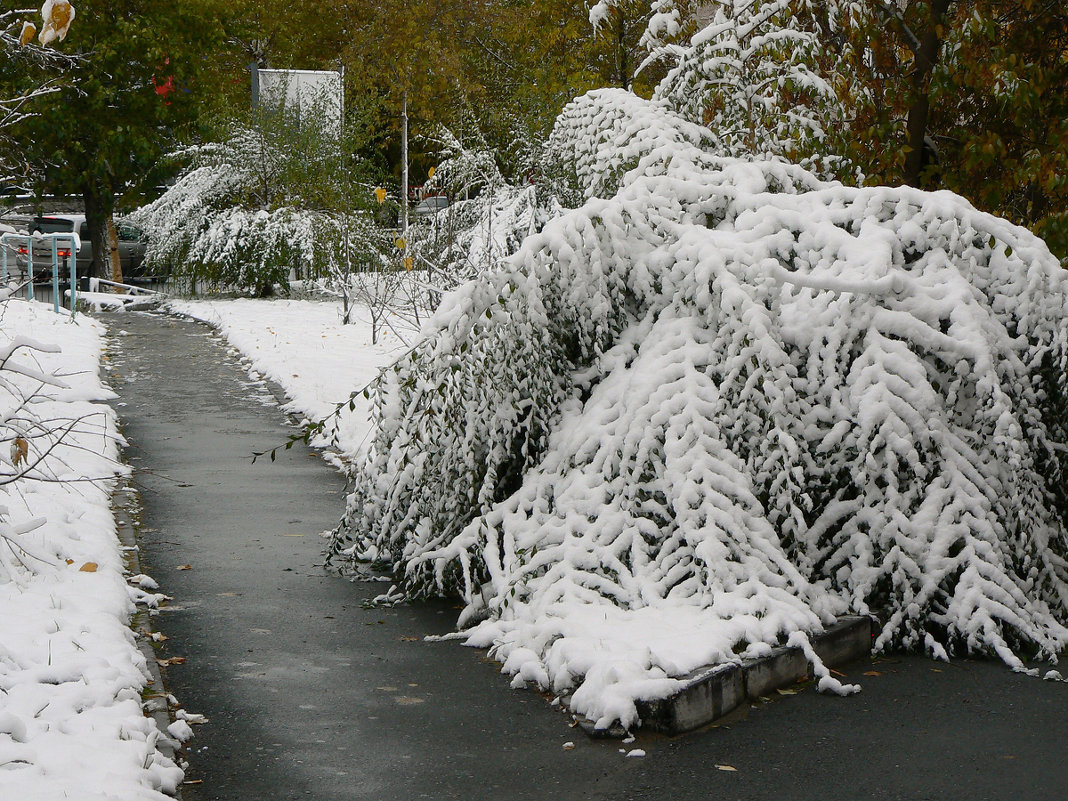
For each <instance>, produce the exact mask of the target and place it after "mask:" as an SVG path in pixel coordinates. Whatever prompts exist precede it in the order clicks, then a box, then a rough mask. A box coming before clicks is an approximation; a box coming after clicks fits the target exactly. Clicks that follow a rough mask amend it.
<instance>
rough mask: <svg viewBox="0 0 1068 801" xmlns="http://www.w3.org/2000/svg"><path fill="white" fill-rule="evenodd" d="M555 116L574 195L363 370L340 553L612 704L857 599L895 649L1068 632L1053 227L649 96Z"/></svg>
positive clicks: (499, 652)
mask: <svg viewBox="0 0 1068 801" xmlns="http://www.w3.org/2000/svg"><path fill="white" fill-rule="evenodd" d="M613 104H616V105H617V108H615V109H608V108H606V107H607V106H611V105H613ZM582 119H585V120H587V121H588V125H590V126H592V127H590V129H589V130H587V131H586V139H583V134H582V131H581V125H578V123H577V122H576V120H582ZM562 120H564V122H565V123H566V124H568V125H570V126H571V127H572V129H573V133H572V134H571V137H572V138H573V139H574V140H576V142H578V144H577V145H576V148H577V150H576V153H577V155H576V162H575V163H576V164H577V167H576V169H575V170H574V171H573V175H574V177H575V179H576V180H577V181H578V185H577V189H578V190H579V191H580V192H581V193H582V195H584V196H585V197H586V198H588V200H587V201H586V202H585V204H584V205H582V206H581V207H580V208H578V209H576V210H574V211H572V212H570V213H567V214H565V215H564V216H562V217H560V218H558V219H556V220H554V221H552V222H550V223H549V224H548V225H546V227H545V229H544V230H543V232H542V233H541V234H538V235H536V236H532V237H530V238H529V239H528V240H527V241H526V243H525V244H524V246H523V248H522V249H521V251H520V252H519V253H518V254H517V255H516V256H515V257H514V258H513V259H512V260H511V261H510V263H509V265H508V266H507V267H506V268H504V269H502V270H500V271H498V272H495V273H492V274H489V275H486V276H484V277H483V278H481V279H479V280H476V281H475V282H472V283H471V284H468V285H466V286H465V287H462V288H461V289H460V290H458V291H457V292H455V293H453V294H452V295H451V296H449V297H447V298H446V299H445V301H444V302H443V303H442V306H441V309H440V310H439V312H438V315H437V316H436V318H435V320H434V321H433V322H432V324H431V326H430V327H429V328H428V329H427V333H428V337H427V339H426V341H425V342H424V343H423V344H422V345H421V346H420V347H418V348H417V349H416V350H414V351H413V352H412V353H411V354H410V355H409V356H408V357H406V358H405V359H404V360H402V361H401V362H400V363H399V364H398V365H397V366H396V367H395V368H394V369H393V370H392V371H390V372H389V374H388V375H386V376H385V377H383V378H382V379H381V380H380V381H379V382H378V383H377V384H376V385H375V387H374V389H373V392H372V393H371V397H372V398H374V399H375V401H376V407H375V413H376V416H377V419H378V427H377V429H376V432H375V439H374V441H373V443H372V446H371V449H370V451H369V454H368V460H367V462H366V463H365V464H364V465H363V466H362V467H361V471H360V473H359V475H358V476H357V482H356V488H355V491H354V493H353V494H352V496H351V497H350V499H349V505H348V511H347V514H346V518H345V521H344V523H343V525H342V527H341V528H340V529H339V532H338V535H337V538H336V540H335V543H334V550H335V552H336V553H344V554H347V555H349V556H352V557H354V558H371V559H378V560H386V561H390V562H392V563H393V564H394V565H395V567H396V568H397V569H398V570H399V571H400V572H401V573H402V574H403V575H404V577H405V589H406V591H407V592H408V594H409V595H411V596H420V595H425V594H431V593H438V592H445V593H450V592H453V593H457V594H459V595H461V596H462V597H463V598H464V599H465V601H466V604H467V608H466V610H465V612H464V613H463V615H462V616H461V620H460V625H461V626H470V625H472V624H477V625H476V626H475V628H474V629H473V630H472V632H471V634H470V642H471V643H472V644H478V645H486V646H491V647H492V648H493V652H494V654H495V656H496V657H497V658H498V659H500V660H501V661H502V662H503V663H504V667H505V670H506V671H508V672H510V673H512V674H514V675H515V676H516V677H517V680H520V681H523V680H531V681H536V682H537V683H538V684H539V685H541V686H543V687H549V688H552V689H554V690H555V691H558V692H560V691H563V690H565V689H567V688H574V689H575V692H574V695H573V696H572V698H571V704H572V708H573V709H575V710H576V711H578V712H581V713H584V714H586V715H588V716H589V717H591V718H593V719H594V720H597V721H599V723H601V724H602V725H604V724H606V723H607V722H609V721H610V720H611V719H613V718H615V719H619V720H621V721H622V722H623V723H624V724H626V725H629V724H631V723H633V722H634V721H635V712H634V705H633V700H634V698H637V697H656V696H657V695H661V694H664V693H666V692H669V691H670V687H671V686H672V679H673V678H676V677H678V676H681V675H683V674H684V673H685V672H686V671H687V670H689V669H691V668H692V667H695V666H697V665H699V664H703V663H708V662H721V661H728V660H731V659H735V658H737V655H738V654H747V655H755V654H758V653H760V652H761V651H763V650H765V649H767V648H768V647H770V646H772V645H774V644H776V643H781V642H784V641H786V640H787V638H788V637H790V636H791V634H793V633H794V632H816V631H819V630H820V629H821V627H822V626H824V625H826V623H827V622H828V621H829V620H830V619H831V618H832V617H833V616H834V615H836V614H840V613H844V612H846V611H850V612H855V613H863V614H869V613H870V614H872V615H875V616H876V617H877V618H878V620H879V623H880V630H879V631H880V633H879V637H878V640H877V647H878V648H885V647H891V646H906V647H915V648H922V649H925V650H927V651H928V652H930V653H931V654H933V655H935V656H939V657H944V656H945V655H946V653H947V650H950V649H960V650H968V651H988V652H994V653H997V654H998V655H999V656H1000V657H1001V658H1002V659H1004V660H1005V661H1006V662H1007V663H1008V664H1010V665H1012V666H1014V667H1017V668H1021V667H1022V663H1021V661H1020V659H1019V657H1018V656H1017V655H1016V651H1015V650H1014V649H1018V648H1020V647H1023V648H1034V649H1036V650H1038V651H1039V652H1041V653H1045V654H1049V655H1052V654H1054V653H1056V652H1057V651H1060V650H1062V649H1064V648H1065V647H1066V646H1068V629H1066V628H1065V626H1064V622H1065V620H1066V618H1068V581H1066V580H1068V569H1066V561H1065V556H1066V553H1068V548H1066V535H1065V514H1066V512H1068V504H1066V503H1065V501H1064V495H1063V479H1064V475H1065V468H1066V467H1068V464H1066V461H1065V460H1066V454H1068V431H1066V429H1065V422H1066V416H1065V411H1066V410H1065V407H1064V404H1065V401H1064V399H1065V390H1066V389H1068V388H1066V387H1065V386H1064V382H1065V377H1064V376H1065V367H1066V359H1068V347H1066V343H1068V323H1066V314H1065V311H1066V288H1068V287H1066V283H1065V274H1064V272H1063V270H1061V269H1060V266H1059V264H1058V263H1057V261H1056V259H1054V258H1053V257H1052V256H1051V254H1050V253H1049V251H1048V249H1047V248H1046V247H1045V245H1044V243H1042V242H1041V240H1039V239H1037V238H1035V237H1034V236H1033V235H1031V234H1030V233H1029V232H1028V231H1026V230H1024V229H1022V228H1018V227H1015V226H1013V225H1011V224H1009V223H1007V222H1005V221H1003V220H1000V219H997V218H994V217H992V216H989V215H986V214H982V213H980V212H977V211H976V210H975V209H974V208H972V207H971V206H970V205H969V204H968V203H967V202H966V201H965V200H963V199H962V198H960V197H957V196H954V195H952V194H949V193H936V194H927V193H923V192H919V191H915V190H912V189H908V188H900V189H890V188H884V187H877V188H868V189H853V188H846V187H843V186H841V185H838V184H834V183H824V182H821V181H820V180H818V179H817V178H816V177H815V176H813V175H812V174H810V173H808V172H806V171H804V170H802V169H801V168H799V167H794V166H791V165H788V164H784V163H781V162H756V163H754V162H746V161H735V160H730V159H721V158H714V157H712V156H709V155H708V154H707V153H705V152H704V151H703V150H702V149H701V146H700V145H701V140H700V137H698V136H697V135H696V133H695V132H694V130H693V128H692V126H689V124H688V123H679V122H677V121H676V118H675V117H674V116H673V115H672V114H670V112H665V111H664V110H663V106H662V105H660V104H658V103H656V102H650V101H642V100H640V99H639V98H636V97H634V96H633V95H627V94H625V93H605V92H601V93H592V94H591V95H589V96H587V97H586V98H580V99H579V100H578V101H576V102H575V104H573V106H572V107H570V108H569V109H568V110H565V113H564V115H562ZM598 120H601V122H598ZM605 120H607V121H608V122H609V123H610V124H608V125H607V127H605V125H602V124H601V123H602V122H604V121H605ZM647 121H652V122H650V123H649V124H648V125H647V124H646V122H647ZM639 122H640V123H641V124H640V125H639V124H637V123H639ZM676 125H678V126H679V133H678V134H677V135H672V134H671V129H672V128H673V127H675V126H676ZM598 137H601V139H599V138H598ZM609 140H610V141H611V143H612V144H611V146H606V148H605V149H604V151H603V152H601V151H600V150H598V148H597V147H593V148H592V149H589V148H587V149H583V148H585V145H583V144H582V142H583V141H592V142H597V141H609ZM606 175H607V176H610V180H607V181H606V180H602V178H601V177H599V176H606ZM606 187H607V188H610V189H611V192H612V196H611V198H610V199H605V198H603V197H598V193H600V192H602V191H603V190H604V189H605V188H606ZM480 621H481V622H480ZM668 633H669V634H668Z"/></svg>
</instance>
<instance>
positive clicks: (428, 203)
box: [412, 195, 449, 218]
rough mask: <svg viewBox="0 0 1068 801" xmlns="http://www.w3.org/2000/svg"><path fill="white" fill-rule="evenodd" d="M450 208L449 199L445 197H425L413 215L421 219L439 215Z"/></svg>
mask: <svg viewBox="0 0 1068 801" xmlns="http://www.w3.org/2000/svg"><path fill="white" fill-rule="evenodd" d="M448 207H449V199H448V198H447V197H445V196H444V195H431V196H430V197H425V198H423V199H422V200H420V201H419V204H418V205H417V206H416V207H415V211H413V212H412V213H413V214H414V215H415V216H416V218H419V217H430V216H431V215H434V214H437V213H438V212H439V211H444V210H445V209H447V208H448Z"/></svg>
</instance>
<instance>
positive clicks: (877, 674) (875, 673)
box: [864, 670, 883, 676]
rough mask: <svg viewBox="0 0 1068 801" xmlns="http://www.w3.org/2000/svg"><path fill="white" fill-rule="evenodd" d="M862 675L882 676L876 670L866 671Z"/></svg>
mask: <svg viewBox="0 0 1068 801" xmlns="http://www.w3.org/2000/svg"><path fill="white" fill-rule="evenodd" d="M864 675H865V676H881V675H883V674H882V673H880V672H879V671H878V670H868V671H865V673H864Z"/></svg>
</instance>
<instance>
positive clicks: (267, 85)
mask: <svg viewBox="0 0 1068 801" xmlns="http://www.w3.org/2000/svg"><path fill="white" fill-rule="evenodd" d="M252 99H253V102H254V103H257V104H266V105H279V104H281V105H284V106H285V107H286V108H290V109H295V110H296V112H297V114H298V116H299V117H300V119H301V120H302V121H303V120H305V119H306V115H309V114H312V113H315V112H317V113H318V114H320V115H321V124H322V125H323V126H324V127H325V128H328V129H333V131H334V132H335V133H337V134H340V133H341V118H342V115H343V113H344V109H345V86H344V81H343V76H342V73H340V72H328V71H325V70H263V69H256V70H254V71H253V73H252ZM313 110H315V111H313Z"/></svg>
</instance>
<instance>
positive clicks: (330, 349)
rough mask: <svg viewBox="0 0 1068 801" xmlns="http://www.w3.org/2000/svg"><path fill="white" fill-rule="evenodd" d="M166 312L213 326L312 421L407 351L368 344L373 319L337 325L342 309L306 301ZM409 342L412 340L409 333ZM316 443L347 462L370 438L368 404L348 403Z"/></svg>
mask: <svg viewBox="0 0 1068 801" xmlns="http://www.w3.org/2000/svg"><path fill="white" fill-rule="evenodd" d="M169 309H170V310H171V311H174V312H177V313H179V314H184V315H187V316H189V317H193V318H195V319H197V320H203V321H204V322H206V323H209V324H210V325H212V326H214V327H215V328H217V329H218V330H219V332H220V333H221V334H222V335H223V336H224V337H225V338H226V340H227V341H228V342H229V343H230V344H231V345H232V346H233V347H234V348H235V349H237V350H238V351H240V352H241V353H242V354H243V355H244V356H245V357H246V358H247V359H248V360H249V366H250V368H251V369H252V370H253V371H254V372H255V373H258V374H259V375H262V376H264V377H266V378H269V379H270V380H272V381H274V382H275V383H277V384H279V385H280V386H281V387H282V389H284V390H285V393H286V396H287V397H288V398H289V399H290V401H289V403H288V404H287V406H286V409H287V410H288V411H292V412H295V413H297V414H300V415H304V416H305V417H306V418H307V419H309V420H311V421H316V420H321V419H323V418H325V417H327V416H328V415H330V414H332V413H333V412H334V411H335V410H336V409H337V407H338V405H339V404H342V403H346V402H348V400H349V396H350V395H351V394H352V393H353V392H355V391H357V390H359V389H362V388H363V387H365V386H366V385H367V384H369V383H370V382H371V381H372V380H373V379H374V377H375V376H376V375H378V371H379V370H380V369H381V368H382V367H384V366H385V365H387V364H390V363H392V362H393V361H395V360H396V359H397V358H398V357H399V356H400V355H401V354H403V353H404V352H405V350H407V347H406V346H405V345H404V343H403V342H401V341H400V339H398V338H397V336H396V335H395V334H393V332H391V331H389V330H386V331H384V332H382V333H381V334H380V336H379V341H378V343H376V344H372V342H371V325H370V322H368V320H369V319H370V316H369V315H367V314H360V313H359V311H357V312H356V314H355V315H354V319H356V322H355V323H350V324H349V325H342V324H341V304H340V302H333V301H322V302H320V301H311V300H251V299H237V300H203V301H183V300H175V301H171V302H170V304H169ZM407 333H411V334H412V337H411V338H412V339H413V340H414V338H415V333H414V332H405V334H407ZM353 403H354V404H355V408H354V409H351V410H350V409H348V408H345V409H343V410H342V412H341V413H340V415H338V417H337V418H336V420H335V421H334V424H333V425H332V426H330V427H329V428H328V429H327V430H326V431H325V432H324V435H323V436H321V437H320V438H319V439H318V440H316V441H315V442H314V444H316V445H318V446H329V447H331V448H332V449H333V450H336V451H338V452H339V453H340V454H341V455H342V456H343V457H345V458H348V459H351V458H353V457H354V456H355V455H356V454H357V453H358V452H359V451H360V450H362V449H363V448H364V447H365V445H366V442H367V440H368V433H369V431H370V427H371V425H370V418H371V414H370V402H369V401H367V400H366V399H365V398H364V397H363V396H362V395H358V396H357V397H356V398H353Z"/></svg>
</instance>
